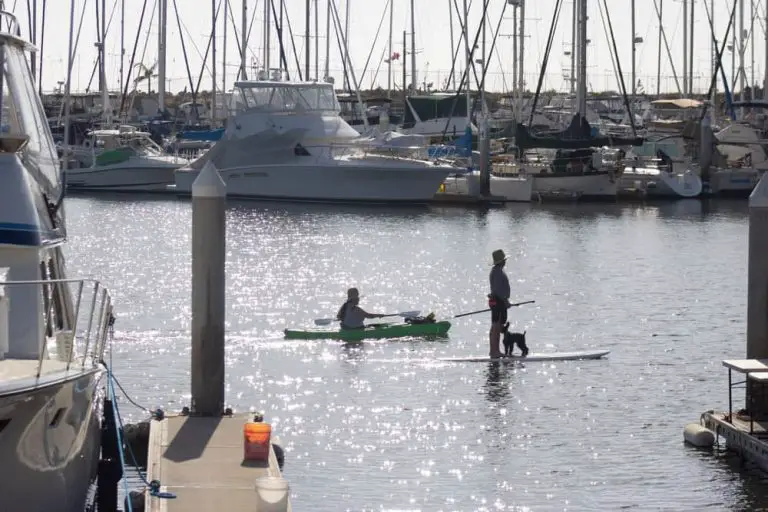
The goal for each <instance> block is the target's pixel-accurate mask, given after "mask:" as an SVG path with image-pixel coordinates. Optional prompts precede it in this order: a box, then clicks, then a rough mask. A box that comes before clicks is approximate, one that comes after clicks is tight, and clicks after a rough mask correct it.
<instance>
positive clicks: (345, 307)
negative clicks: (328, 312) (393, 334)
mask: <svg viewBox="0 0 768 512" xmlns="http://www.w3.org/2000/svg"><path fill="white" fill-rule="evenodd" d="M359 304H360V292H359V291H358V290H357V288H350V289H349V290H347V301H346V302H345V303H344V304H342V305H341V307H340V308H339V312H338V313H336V320H338V321H339V322H341V328H342V329H362V328H363V327H365V320H366V318H383V317H384V316H385V315H380V314H378V313H368V312H366V311H365V310H363V308H361V307H360V306H359Z"/></svg>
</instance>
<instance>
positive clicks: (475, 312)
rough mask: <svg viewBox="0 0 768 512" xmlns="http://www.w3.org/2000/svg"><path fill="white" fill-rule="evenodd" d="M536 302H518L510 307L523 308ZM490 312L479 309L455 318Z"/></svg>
mask: <svg viewBox="0 0 768 512" xmlns="http://www.w3.org/2000/svg"><path fill="white" fill-rule="evenodd" d="M534 302H536V301H535V300H527V301H525V302H517V303H515V304H510V305H509V307H511V308H513V307H515V306H522V305H523V304H533V303H534ZM490 310H491V308H488V309H478V310H477V311H472V312H470V313H462V314H460V315H454V317H453V318H461V317H463V316H469V315H476V314H478V313H487V312H488V311H490Z"/></svg>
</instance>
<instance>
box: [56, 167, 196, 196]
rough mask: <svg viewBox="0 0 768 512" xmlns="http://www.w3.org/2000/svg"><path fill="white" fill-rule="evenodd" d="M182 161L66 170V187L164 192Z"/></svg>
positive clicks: (90, 189) (91, 189) (89, 189)
mask: <svg viewBox="0 0 768 512" xmlns="http://www.w3.org/2000/svg"><path fill="white" fill-rule="evenodd" d="M181 165H182V163H181V162H179V163H171V162H168V163H167V164H162V163H160V164H154V165H153V166H152V167H143V166H140V165H136V166H122V165H115V166H105V167H83V168H79V169H78V168H75V169H67V170H66V171H65V176H66V182H67V189H68V190H87V191H108V192H115V191H118V192H123V191H124V192H167V191H168V185H171V184H173V182H174V172H175V171H176V169H178V168H179V167H181Z"/></svg>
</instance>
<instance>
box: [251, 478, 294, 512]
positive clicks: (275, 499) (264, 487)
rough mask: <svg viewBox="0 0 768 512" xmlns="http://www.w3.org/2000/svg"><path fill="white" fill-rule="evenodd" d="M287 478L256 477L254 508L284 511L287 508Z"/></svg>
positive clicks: (273, 511)
mask: <svg viewBox="0 0 768 512" xmlns="http://www.w3.org/2000/svg"><path fill="white" fill-rule="evenodd" d="M289 490H290V486H289V485H288V480H286V479H285V478H281V477H277V476H263V477H261V478H257V479H256V510H257V511H258V512H286V511H287V510H288V491H289Z"/></svg>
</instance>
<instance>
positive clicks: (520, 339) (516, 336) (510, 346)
mask: <svg viewBox="0 0 768 512" xmlns="http://www.w3.org/2000/svg"><path fill="white" fill-rule="evenodd" d="M502 332H503V333H504V355H505V356H506V357H511V356H512V355H513V354H512V352H513V351H514V350H515V344H517V346H518V347H519V348H520V350H522V352H523V354H522V357H525V356H527V355H528V345H527V344H526V343H525V333H526V332H528V331H527V330H525V331H523V332H509V322H507V323H505V324H504V330H503V331H502Z"/></svg>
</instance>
